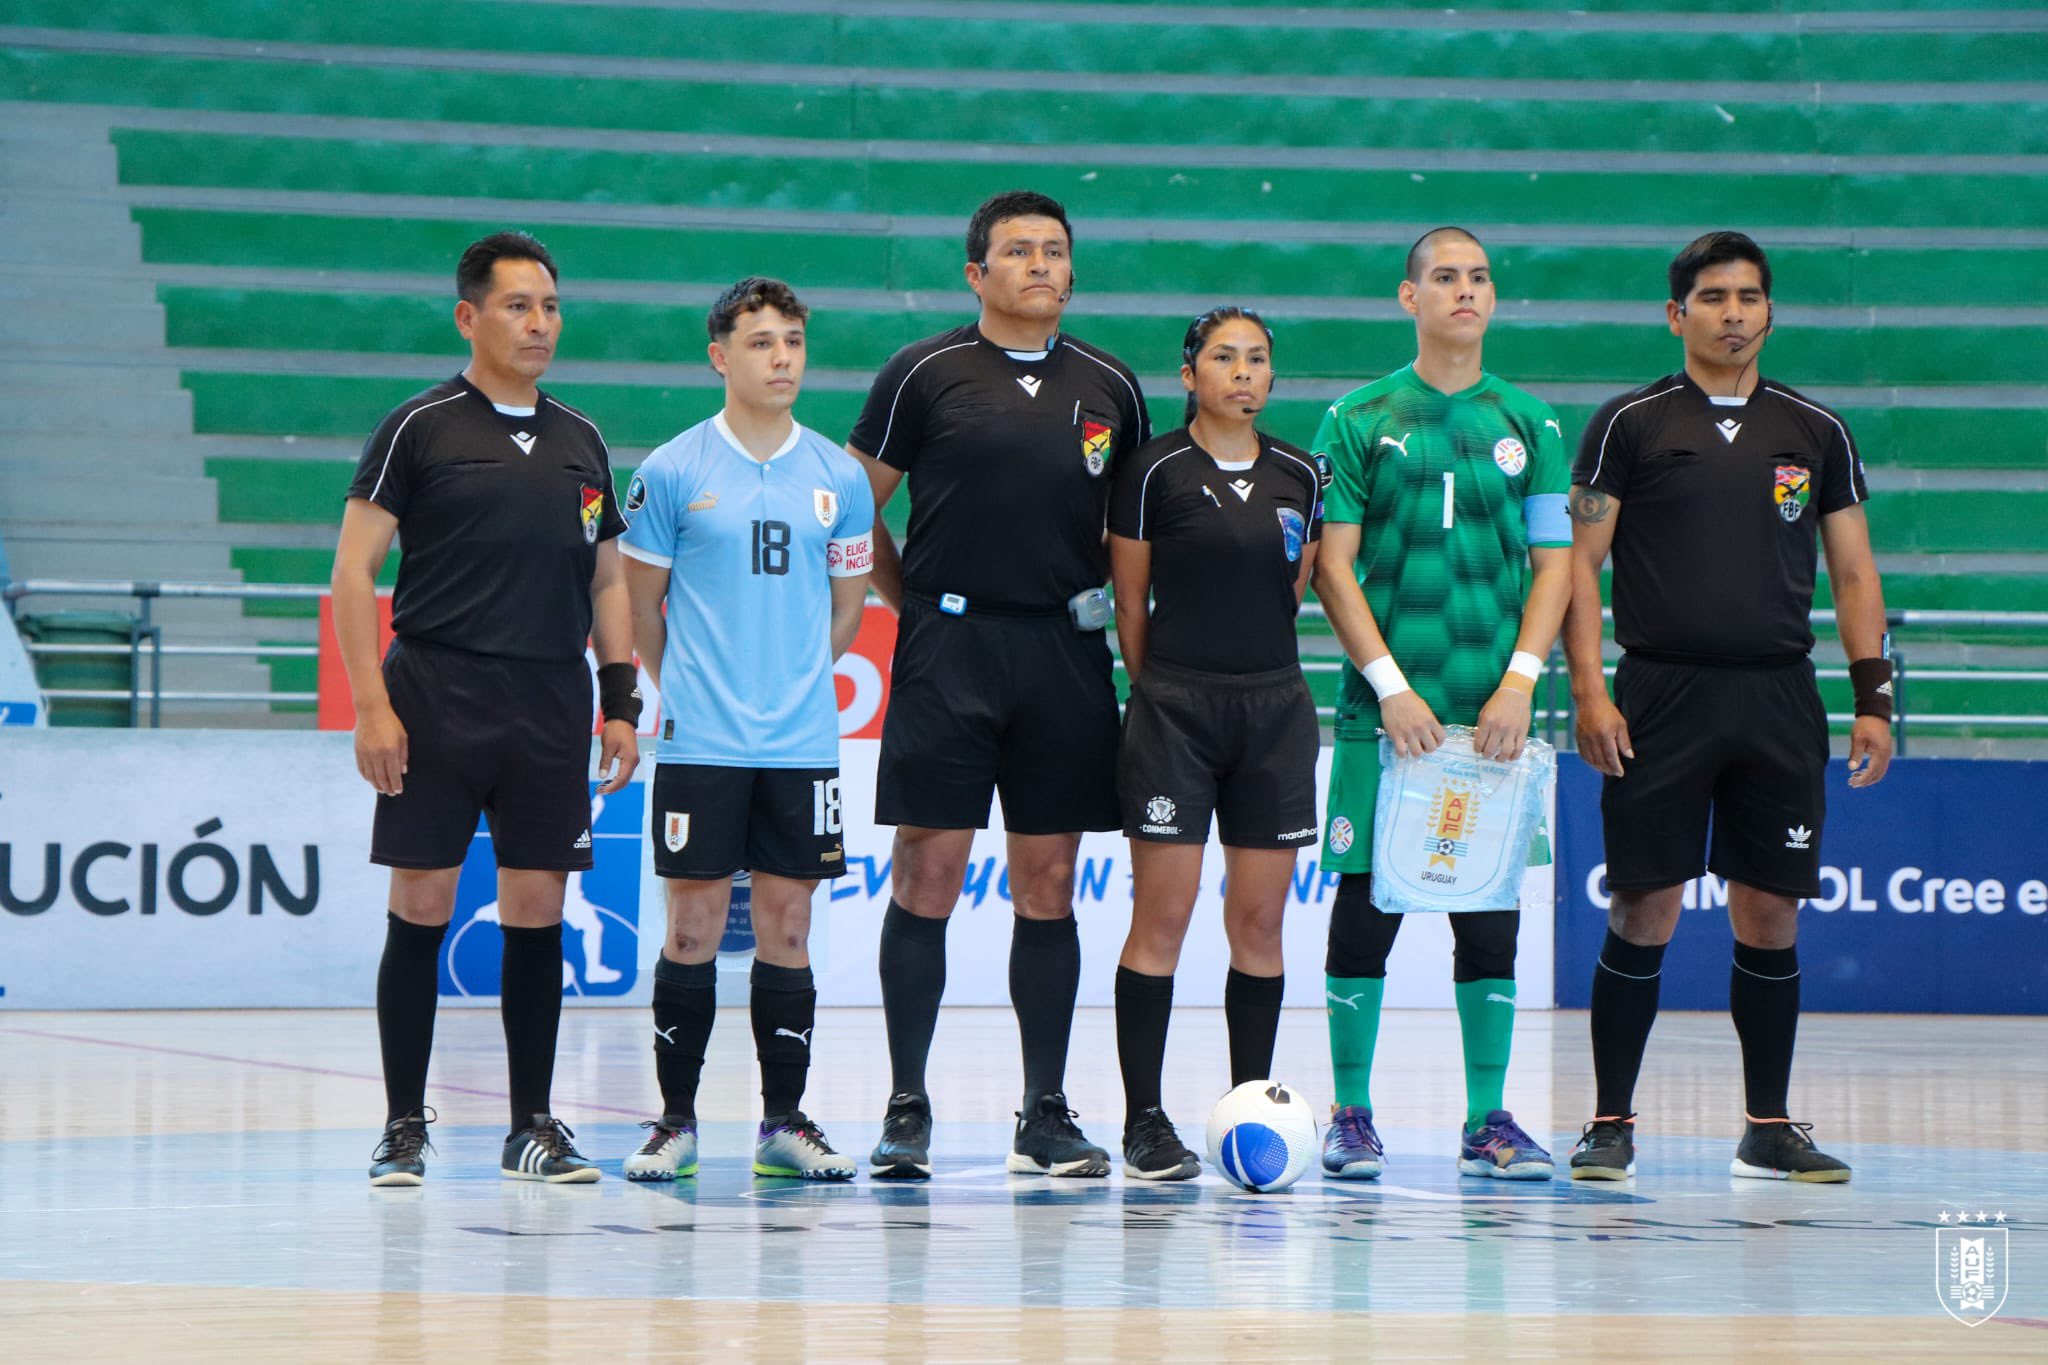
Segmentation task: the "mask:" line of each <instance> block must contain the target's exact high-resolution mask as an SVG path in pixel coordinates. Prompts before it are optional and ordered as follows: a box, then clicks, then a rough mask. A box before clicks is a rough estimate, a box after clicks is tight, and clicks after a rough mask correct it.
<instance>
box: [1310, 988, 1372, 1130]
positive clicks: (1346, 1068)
mask: <svg viewBox="0 0 2048 1365" xmlns="http://www.w3.org/2000/svg"><path fill="white" fill-rule="evenodd" d="M1323 989H1324V991H1325V992H1326V996H1325V999H1324V1002H1323V1003H1324V1006H1325V1008H1326V1009H1327V1011H1328V1013H1329V1016H1330V1067H1331V1069H1332V1070H1333V1071H1334V1072H1335V1073H1336V1077H1337V1087H1336V1096H1335V1099H1336V1103H1337V1107H1338V1108H1340V1109H1341V1108H1344V1107H1345V1106H1347V1105H1358V1106H1360V1107H1361V1108H1365V1109H1370V1108H1372V1050H1373V1045H1374V1044H1375V1043H1377V1042H1378V1041H1379V1036H1380V999H1381V997H1382V996H1384V995H1385V994H1386V989H1387V982H1386V978H1385V977H1379V976H1328V977H1324V978H1323Z"/></svg>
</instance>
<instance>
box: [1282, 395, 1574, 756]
mask: <svg viewBox="0 0 2048 1365" xmlns="http://www.w3.org/2000/svg"><path fill="white" fill-rule="evenodd" d="M1314 453H1315V454H1316V455H1318V456H1321V457H1324V458H1326V459H1327V460H1328V461H1329V466H1330V473H1331V484H1330V489H1329V492H1328V495H1327V498H1326V501H1325V505H1324V518H1325V520H1326V521H1328V522H1338V523H1342V522H1350V523H1353V524H1355V525H1357V526H1358V527H1359V547H1358V581H1359V584H1360V586H1361V587H1362V588H1364V590H1365V600H1366V603H1367V604H1368V605H1369V606H1371V608H1372V614H1373V618H1374V619H1375V620H1376V621H1377V622H1378V624H1379V628H1380V633H1381V634H1382V635H1384V636H1385V637H1386V641H1387V647H1388V649H1390V650H1391V651H1392V652H1393V656H1394V662H1395V663H1397V664H1399V665H1400V667H1401V671H1402V673H1403V674H1405V675H1406V676H1407V679H1408V682H1409V685H1410V686H1412V687H1413V688H1414V689H1415V691H1416V693H1417V694H1418V695H1420V696H1421V697H1422V699H1423V700H1424V701H1426V702H1428V703H1429V706H1430V709H1431V710H1432V711H1434V712H1435V713H1436V718H1437V719H1438V720H1439V721H1441V722H1443V723H1444V724H1446V725H1476V724H1477V723H1478V721H1479V711H1480V708H1481V707H1483V706H1485V705H1486V701H1487V698H1489V697H1491V696H1492V695H1493V693H1494V690H1495V689H1496V688H1498V687H1499V686H1500V679H1501V675H1502V674H1503V673H1505V672H1506V671H1507V666H1508V660H1509V658H1510V657H1511V656H1512V655H1513V654H1514V649H1515V636H1516V634H1517V633H1518V632H1519V631H1520V629H1521V624H1522V606H1523V603H1524V601H1525V600H1526V598H1527V597H1528V592H1529V549H1530V547H1532V546H1535V547H1553V546H1554V547H1569V546H1570V545H1571V541H1572V536H1571V519H1570V515H1569V513H1568V511H1567V509H1566V495H1567V492H1568V490H1569V486H1570V479H1571V463H1570V461H1569V459H1568V458H1567V457H1566V455H1565V446H1564V432H1563V429H1562V428H1561V427H1560V426H1559V425H1558V421H1557V415H1556V414H1555V413H1554V412H1552V411H1551V409H1550V405H1549V404H1547V403H1544V402H1541V401H1539V400H1538V399H1536V398H1534V397H1532V396H1531V395H1529V394H1527V393H1524V392H1523V391H1522V390H1520V389H1518V388H1516V387H1515V386H1514V385H1512V384H1509V383H1506V382H1504V381H1502V380H1500V379H1496V378H1495V377H1493V376H1492V375H1484V376H1482V377H1481V378H1480V381H1479V382H1478V383H1477V384H1474V385H1473V386H1472V387H1471V388H1469V389H1465V390H1463V391H1462V392H1459V393H1450V394H1447V393H1443V392H1440V391H1439V390H1437V389H1434V388H1431V387H1430V386H1429V385H1428V384H1426V383H1424V382H1423V381H1422V380H1421V379H1420V378H1418V377H1417V376H1416V374H1415V367H1414V366H1412V365H1410V366H1407V367H1405V368H1403V369H1401V370H1398V371H1396V372H1395V373H1393V374H1390V375H1388V376H1387V377H1386V378H1384V379H1382V380H1379V381H1378V382H1377V383H1373V384H1367V385H1366V386H1364V387H1363V388H1359V389H1354V390H1352V391H1351V392H1350V393H1348V394H1346V395H1344V397H1343V398H1341V399H1339V400H1338V401H1337V402H1336V403H1334V404H1332V405H1331V407H1330V411H1329V412H1328V414H1326V415H1325V416H1324V418H1323V424H1322V428H1321V429H1320V430H1319V431H1318V432H1317V433H1316V439H1315V445H1314ZM1379 724H1380V708H1379V700H1378V698H1376V697H1375V696H1374V695H1373V690H1372V687H1371V686H1370V685H1369V684H1368V683H1367V682H1366V681H1365V679H1364V677H1363V676H1361V675H1360V673H1359V672H1358V670H1357V669H1356V668H1354V667H1353V666H1352V665H1351V664H1350V663H1349V662H1348V661H1347V662H1346V663H1345V665H1344V679H1343V687H1342V690H1341V691H1340V693H1339V695H1338V699H1337V727H1336V733H1337V738H1338V740H1339V741H1343V740H1367V741H1370V740H1371V739H1372V738H1373V736H1374V732H1375V731H1376V730H1377V729H1378V727H1379Z"/></svg>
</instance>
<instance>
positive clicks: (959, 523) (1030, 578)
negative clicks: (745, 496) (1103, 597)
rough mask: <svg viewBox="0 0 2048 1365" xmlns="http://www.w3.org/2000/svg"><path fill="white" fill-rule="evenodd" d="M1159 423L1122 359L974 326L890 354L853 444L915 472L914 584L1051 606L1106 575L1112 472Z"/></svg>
mask: <svg viewBox="0 0 2048 1365" xmlns="http://www.w3.org/2000/svg"><path fill="white" fill-rule="evenodd" d="M1151 434H1152V431H1151V422H1150V420H1149V419H1148V418H1147V416H1146V413H1145V401H1144V397H1143V395H1142V394H1140V393H1139V391H1138V381H1137V377H1136V376H1135V375H1133V374H1132V373H1131V371H1130V369H1129V368H1128V367H1126V366H1125V365H1124V364H1123V363H1122V362H1121V361H1119V360H1117V359H1116V358H1115V357H1113V356H1111V355H1109V354H1108V353H1106V352H1104V351H1100V350H1097V349H1096V348H1095V347H1093V346H1090V345H1088V344H1087V343H1086V342H1084V341H1079V340H1077V339H1075V338H1073V337H1071V336H1066V335H1064V334H1062V335H1059V336H1056V337H1054V338H1053V340H1052V344H1051V345H1050V347H1049V348H1048V349H1046V350H1044V351H1034V352H1028V353H1027V352H1018V351H1006V350H1004V349H1003V348H1002V347H1000V346H997V345H996V344H995V343H994V342H992V341H989V340H988V339H987V338H985V337H983V336H982V335H981V331H980V329H979V328H978V327H976V326H975V325H973V324H969V325H967V326H965V327H956V328H954V329H953V330H952V331H949V332H941V333H940V334H939V335H937V336H934V337H927V338H925V339H924V340H923V341H919V342H915V343H913V344H911V345H909V346H906V347H904V348H903V349H902V350H900V351H898V352H897V353H896V354H895V355H894V356H892V357H890V359H889V362H888V363H887V364H885V365H884V366H883V367H882V369H881V372H880V373H879V374H878V375H876V376H875V382H874V386H873V387H872V388H871V389H870V390H869V391H868V399H867V405H866V406H865V407H864V408H863V409H862V410H861V414H860V420H859V421H858V422H856V423H855V424H854V428H853V434H852V435H851V436H850V437H848V438H847V444H848V445H850V446H852V447H853V448H854V449H855V450H859V451H862V452H864V453H865V454H868V455H872V456H874V457H875V458H876V459H879V460H881V461H883V462H884V463H886V464H889V465H892V466H894V467H895V468H897V469H900V470H903V471H904V472H905V474H906V475H907V476H908V482H909V486H910V526H909V529H908V533H907V535H906V536H905V539H904V545H903V585H904V587H905V589H906V590H908V591H910V592H913V593H918V594H921V595H924V596H928V597H941V596H944V595H946V594H948V593H955V594H958V595H960V596H961V597H964V598H966V599H967V610H968V611H969V612H972V611H973V610H974V609H975V607H976V606H977V605H980V606H988V607H994V608H997V609H1009V610H1024V611H1034V612H1035V611H1047V612H1050V611H1056V610H1058V609H1060V608H1062V607H1063V606H1064V605H1065V604H1066V602H1067V599H1069V598H1070V597H1072V596H1073V595H1074V594H1075V593H1077V592H1080V591H1082V590H1083V589H1085V588H1098V587H1101V586H1102V584H1103V582H1104V581H1105V580H1106V579H1107V578H1108V577H1109V563H1108V554H1107V551H1106V550H1105V548H1104V546H1103V540H1102V528H1103V518H1104V513H1105V508H1106V504H1107V502H1108V498H1109V484H1110V476H1111V474H1112V473H1113V472H1114V470H1115V469H1116V467H1117V465H1118V464H1119V463H1120V462H1121V461H1122V460H1123V459H1124V457H1125V456H1127V455H1128V454H1130V452H1132V451H1134V450H1136V449H1137V448H1138V446H1140V445H1141V444H1143V443H1144V441H1145V440H1146V439H1147V438H1148V437H1149V436H1150V435H1151Z"/></svg>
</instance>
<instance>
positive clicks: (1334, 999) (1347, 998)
mask: <svg viewBox="0 0 2048 1365" xmlns="http://www.w3.org/2000/svg"><path fill="white" fill-rule="evenodd" d="M1323 994H1324V996H1326V997H1327V998H1328V999H1329V1001H1330V1003H1331V1004H1333V1005H1342V1006H1344V1007H1345V1008H1347V1009H1354V1010H1355V1009H1357V1008H1358V1002H1359V1000H1360V999H1362V998H1363V997H1364V995H1365V992H1364V991H1360V992H1359V993H1358V994H1357V995H1339V994H1337V992H1335V991H1324V992H1323Z"/></svg>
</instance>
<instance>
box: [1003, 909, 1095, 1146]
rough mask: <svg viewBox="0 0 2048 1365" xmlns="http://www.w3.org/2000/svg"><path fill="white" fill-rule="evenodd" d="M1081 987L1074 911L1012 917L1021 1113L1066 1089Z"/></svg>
mask: <svg viewBox="0 0 2048 1365" xmlns="http://www.w3.org/2000/svg"><path fill="white" fill-rule="evenodd" d="M1080 989H1081V931H1080V928H1079V927H1078V926H1077V925H1076V924H1075V923H1074V917H1073V916H1072V915H1063V916H1061V917H1060V918H1059V919H1026V918H1024V917H1023V916H1022V915H1018V916H1016V920H1015V923H1014V924H1013V925H1012V926H1011V929H1010V1007H1011V1008H1012V1009H1014V1010H1016V1012H1017V1036H1018V1038H1019V1039H1020V1040H1021V1041H1022V1042H1023V1044H1024V1106H1023V1107H1024V1114H1025V1116H1026V1117H1029V1116H1030V1115H1031V1114H1032V1113H1034V1112H1035V1106H1036V1105H1037V1103H1038V1097H1039V1096H1040V1095H1056V1094H1062V1093H1064V1092H1065V1090H1066V1088H1067V1080H1066V1077H1067V1039H1068V1037H1069V1035H1071V1034H1072V1032H1073V1029H1074V997H1075V995H1076V994H1077V993H1078V992H1079V991H1080Z"/></svg>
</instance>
